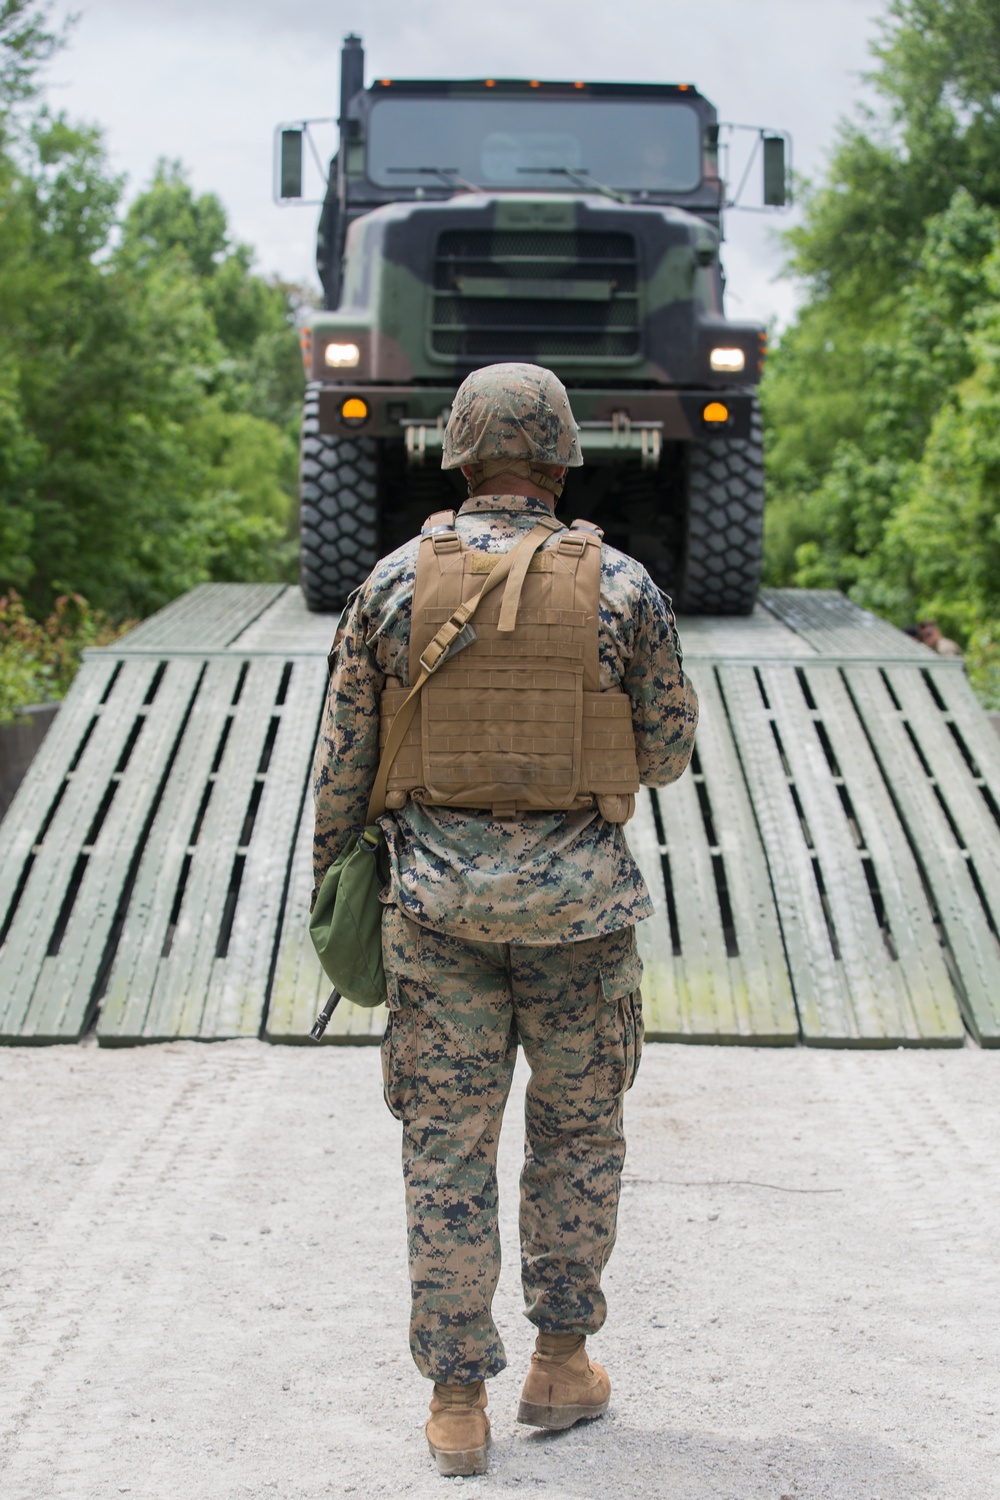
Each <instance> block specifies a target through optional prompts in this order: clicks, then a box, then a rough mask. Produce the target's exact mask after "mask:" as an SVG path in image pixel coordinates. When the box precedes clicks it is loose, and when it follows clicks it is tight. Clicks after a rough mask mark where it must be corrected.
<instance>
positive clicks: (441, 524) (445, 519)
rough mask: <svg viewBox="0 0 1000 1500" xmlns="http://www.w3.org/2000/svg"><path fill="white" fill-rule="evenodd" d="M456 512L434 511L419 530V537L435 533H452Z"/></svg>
mask: <svg viewBox="0 0 1000 1500" xmlns="http://www.w3.org/2000/svg"><path fill="white" fill-rule="evenodd" d="M456 515H457V512H456V511H453V510H436V511H435V512H434V514H433V515H432V516H428V517H427V520H426V521H425V522H424V524H423V525H422V526H421V528H420V535H421V536H430V535H431V534H432V533H433V532H435V531H454V529H455V518H456Z"/></svg>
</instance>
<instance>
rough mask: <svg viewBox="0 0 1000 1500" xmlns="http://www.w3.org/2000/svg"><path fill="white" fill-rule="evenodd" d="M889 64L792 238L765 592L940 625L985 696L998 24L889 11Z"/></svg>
mask: <svg viewBox="0 0 1000 1500" xmlns="http://www.w3.org/2000/svg"><path fill="white" fill-rule="evenodd" d="M874 52H875V56H876V59H877V61H878V64H879V67H878V70H877V71H876V72H875V73H874V75H873V76H872V80H871V81H872V82H873V84H874V86H875V89H876V91H877V94H878V95H879V96H880V98H881V100H882V106H883V107H882V110H881V113H879V114H873V113H868V114H865V115H864V116H862V117H861V118H860V119H859V120H858V121H856V122H854V123H852V124H848V125H845V126H843V127H842V129H841V132H840V136H839V139H838V142H837V145H836V148H835V150H834V153H833V157H832V160H831V166H830V172H829V175H828V178H827V181H826V182H825V183H824V184H822V185H821V186H820V187H819V188H818V189H816V190H815V191H812V192H811V193H810V194H809V195H808V199H807V210H806V216H805V222H804V224H803V225H802V226H801V227H800V228H799V229H798V230H796V231H794V232H793V233H792V234H791V235H790V236H789V243H790V249H791V251H792V260H791V268H792V270H793V271H794V272H796V273H797V274H798V275H799V276H801V277H803V278H804V279H805V281H806V285H807V289H808V295H807V300H806V302H805V305H804V307H803V308H802V310H801V312H800V314H799V316H798V318H797V319H796V321H795V323H794V325H793V326H792V327H791V328H790V329H789V330H788V332H787V333H786V334H785V335H784V337H783V338H782V339H781V341H780V343H779V345H778V347H777V349H776V351H775V354H774V356H773V359H772V361H771V362H770V364H769V368H768V371H767V373H766V376H765V381H764V386H763V390H762V403H763V407H764V413H765V422H766V426H767V431H768V441H769V452H768V473H769V489H770V501H769V511H770V514H769V516H768V522H767V524H768V534H767V556H766V564H765V577H766V579H767V580H768V581H769V582H772V583H794V584H797V585H799V586H803V587H831V588H841V589H845V590H846V591H847V592H848V593H850V594H851V596H852V597H853V598H855V599H857V600H858V601H859V602H860V603H863V604H865V605H866V606H868V607H869V608H873V609H876V610H878V611H879V612H880V613H882V614H884V615H886V616H888V617H889V618H891V619H893V620H895V621H896V623H898V624H903V623H906V622H907V621H908V620H912V619H914V618H917V617H922V618H936V619H938V620H939V622H940V623H941V626H942V629H943V630H944V631H945V633H946V634H949V635H952V636H954V637H956V638H957V639H958V640H959V641H961V642H962V643H963V645H964V646H965V647H966V649H967V651H968V652H969V662H970V675H971V676H972V679H973V681H974V682H975V683H976V684H977V689H978V690H980V691H981V692H983V693H984V694H985V695H987V696H988V695H989V694H990V693H994V694H995V679H996V674H997V671H998V666H997V661H998V656H997V653H998V646H997V641H998V639H1000V625H998V623H997V622H998V621H1000V523H998V520H997V516H998V507H1000V437H998V436H997V434H998V432H1000V420H998V419H1000V94H998V93H997V90H996V77H997V76H1000V75H998V68H1000V10H998V8H997V6H996V4H995V0H892V3H891V4H890V5H889V8H888V12H887V20H886V22H885V23H884V25H883V29H882V35H881V39H880V41H879V43H878V45H877V46H876V47H875V49H874ZM991 674H992V675H991ZM990 683H993V684H994V686H993V687H992V688H991V687H990Z"/></svg>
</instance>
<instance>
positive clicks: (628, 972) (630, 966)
mask: <svg viewBox="0 0 1000 1500" xmlns="http://www.w3.org/2000/svg"><path fill="white" fill-rule="evenodd" d="M641 982H642V959H641V958H640V957H639V955H638V953H637V952H636V950H635V937H634V934H633V936H632V943H631V945H630V948H629V951H628V952H627V953H626V954H624V955H623V956H622V959H621V961H620V962H618V963H616V964H615V965H614V967H613V968H610V969H602V970H601V999H600V1003H599V1016H598V1035H597V1056H598V1085H599V1087H600V1090H601V1093H602V1094H603V1095H604V1097H605V1098H611V1099H619V1098H621V1096H622V1094H624V1093H625V1092H626V1090H627V1089H630V1088H631V1087H632V1085H633V1083H634V1082H635V1075H636V1073H637V1072H638V1071H639V1059H640V1058H641V1057H642V1035H643V1028H642V995H641V993H640V990H639V985H640V983H641Z"/></svg>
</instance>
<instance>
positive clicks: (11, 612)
mask: <svg viewBox="0 0 1000 1500" xmlns="http://www.w3.org/2000/svg"><path fill="white" fill-rule="evenodd" d="M134 623H135V621H127V622H126V623H125V624H123V625H118V626H116V625H114V624H112V622H111V621H110V620H109V619H108V618H107V617H106V616H105V615H102V614H101V613H100V611H99V610H93V609H91V607H90V605H89V604H88V603H87V601H86V599H84V598H82V597H81V596H80V595H79V594H62V595H60V597H59V598H58V599H57V600H56V602H55V607H54V608H53V610H52V613H51V614H50V615H49V617H48V619H47V620H44V621H42V622H39V621H38V620H34V619H32V617H31V616H30V615H29V614H28V612H27V610H26V609H25V607H24V601H23V599H21V598H20V596H19V595H18V594H16V593H14V592H13V591H12V592H11V593H10V594H8V595H7V596H6V597H5V598H0V724H9V723H11V722H12V720H13V719H14V715H15V712H16V710H17V709H19V708H27V707H31V706H32V705H33V704H36V703H48V702H51V701H52V700H53V699H56V698H62V697H63V696H64V694H65V693H66V691H67V689H68V688H69V685H70V683H71V682H72V681H73V678H74V676H75V675H76V670H77V668H78V667H79V665H80V655H81V652H83V651H84V650H86V649H87V647H89V646H106V645H108V644H109V643H110V642H111V641H113V640H115V639H116V637H117V636H118V635H120V634H121V633H122V631H123V630H126V629H128V628H129V626H130V625H132V624H134Z"/></svg>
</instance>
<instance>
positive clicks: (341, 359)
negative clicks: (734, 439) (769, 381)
mask: <svg viewBox="0 0 1000 1500" xmlns="http://www.w3.org/2000/svg"><path fill="white" fill-rule="evenodd" d="M360 358H361V350H360V349H359V348H358V346H357V344H327V346H326V348H325V349H324V350H323V359H324V361H325V362H326V363H327V364H328V365H329V366H330V368H331V369H333V370H349V369H351V368H353V366H354V365H356V364H357V363H358V361H359V360H360ZM741 368H742V366H741Z"/></svg>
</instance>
